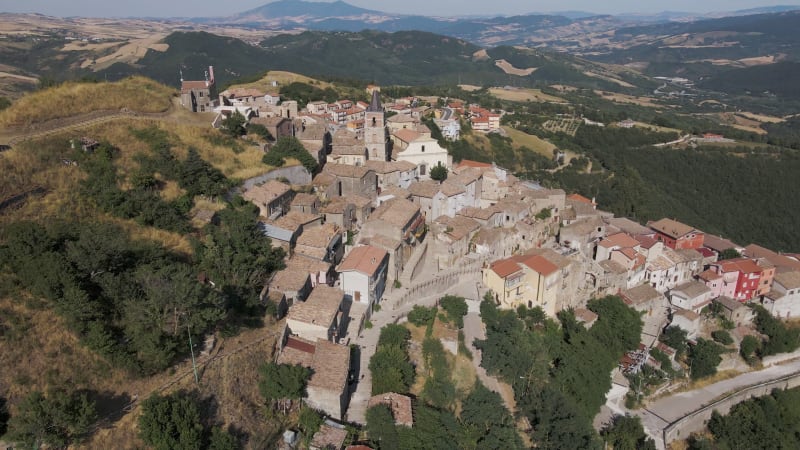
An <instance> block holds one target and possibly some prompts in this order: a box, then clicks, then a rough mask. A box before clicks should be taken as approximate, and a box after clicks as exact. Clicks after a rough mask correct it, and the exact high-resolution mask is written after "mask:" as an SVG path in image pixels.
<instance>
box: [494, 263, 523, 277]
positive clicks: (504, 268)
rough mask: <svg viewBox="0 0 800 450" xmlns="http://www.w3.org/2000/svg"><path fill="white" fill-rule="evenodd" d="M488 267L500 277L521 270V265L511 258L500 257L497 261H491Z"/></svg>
mask: <svg viewBox="0 0 800 450" xmlns="http://www.w3.org/2000/svg"><path fill="white" fill-rule="evenodd" d="M489 268H490V269H492V271H494V273H496V274H497V276H499V277H500V278H507V277H508V276H510V275H513V274H515V273H517V272H519V271H521V270H522V267H520V266H519V264H517V263H516V262H514V260H511V259H501V260H499V261H495V262H493V263H492V264H491V265H490V266H489Z"/></svg>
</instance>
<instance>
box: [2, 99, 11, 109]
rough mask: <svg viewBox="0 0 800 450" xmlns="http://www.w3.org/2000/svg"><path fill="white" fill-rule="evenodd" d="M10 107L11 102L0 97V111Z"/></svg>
mask: <svg viewBox="0 0 800 450" xmlns="http://www.w3.org/2000/svg"><path fill="white" fill-rule="evenodd" d="M9 106H11V100H9V99H8V98H6V97H0V111H2V110H4V109H6V108H8V107H9Z"/></svg>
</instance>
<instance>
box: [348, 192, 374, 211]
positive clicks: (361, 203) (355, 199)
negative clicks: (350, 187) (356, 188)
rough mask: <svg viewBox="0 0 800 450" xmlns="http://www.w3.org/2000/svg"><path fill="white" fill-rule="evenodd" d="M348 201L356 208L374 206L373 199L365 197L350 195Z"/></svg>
mask: <svg viewBox="0 0 800 450" xmlns="http://www.w3.org/2000/svg"><path fill="white" fill-rule="evenodd" d="M347 199H348V200H350V202H352V203H353V204H354V205H356V208H363V207H365V206H369V205H372V199H370V198H367V197H364V196H363V195H358V194H353V195H348V196H347Z"/></svg>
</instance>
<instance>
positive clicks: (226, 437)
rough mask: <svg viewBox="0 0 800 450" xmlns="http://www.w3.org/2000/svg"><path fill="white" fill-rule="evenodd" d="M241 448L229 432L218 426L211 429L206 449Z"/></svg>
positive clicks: (233, 449)
mask: <svg viewBox="0 0 800 450" xmlns="http://www.w3.org/2000/svg"><path fill="white" fill-rule="evenodd" d="M240 448H242V446H241V444H240V443H239V441H238V440H237V439H236V438H235V437H233V435H231V434H230V433H228V432H227V431H225V430H223V429H222V428H220V427H214V428H212V429H211V436H210V437H209V441H208V450H239V449H240Z"/></svg>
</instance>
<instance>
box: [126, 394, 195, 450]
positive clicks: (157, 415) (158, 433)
mask: <svg viewBox="0 0 800 450" xmlns="http://www.w3.org/2000/svg"><path fill="white" fill-rule="evenodd" d="M139 437H141V438H142V440H143V441H144V442H145V444H147V445H149V446H151V447H153V448H155V449H156V450H174V449H182V448H200V447H201V445H202V442H203V425H201V423H200V410H199V408H198V406H197V403H196V401H195V399H194V397H193V396H192V395H191V394H189V393H186V392H183V391H179V392H175V393H174V394H171V395H168V396H166V397H162V396H160V395H153V396H151V397H150V398H148V399H147V400H145V401H144V403H142V415H141V416H140V417H139Z"/></svg>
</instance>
